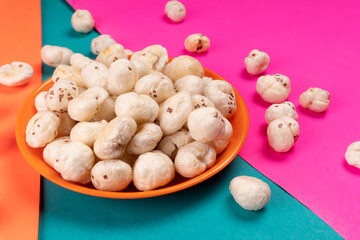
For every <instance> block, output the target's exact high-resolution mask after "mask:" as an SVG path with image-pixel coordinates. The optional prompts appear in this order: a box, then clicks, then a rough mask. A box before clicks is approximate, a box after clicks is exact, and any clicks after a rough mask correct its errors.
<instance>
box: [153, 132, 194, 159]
mask: <svg viewBox="0 0 360 240" xmlns="http://www.w3.org/2000/svg"><path fill="white" fill-rule="evenodd" d="M192 141H194V139H192V137H191V136H190V133H189V131H188V130H187V129H185V128H182V129H180V130H178V131H176V132H175V133H173V134H171V135H167V136H165V137H164V138H163V139H162V140H161V141H160V143H159V145H158V149H159V150H160V151H162V152H163V153H165V154H166V155H168V156H169V157H170V158H171V159H174V158H175V156H176V153H177V150H178V149H179V148H180V147H182V146H184V145H185V144H188V143H190V142H192Z"/></svg>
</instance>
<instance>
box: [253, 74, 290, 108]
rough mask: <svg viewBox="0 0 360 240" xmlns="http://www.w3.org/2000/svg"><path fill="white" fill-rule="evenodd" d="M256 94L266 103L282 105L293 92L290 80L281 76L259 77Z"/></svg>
mask: <svg viewBox="0 0 360 240" xmlns="http://www.w3.org/2000/svg"><path fill="white" fill-rule="evenodd" d="M256 92H257V93H258V94H259V95H260V96H261V98H262V99H263V100H264V101H266V102H269V103H282V102H284V101H285V100H286V99H287V98H288V96H289V94H290V92H291V84H290V79H289V78H288V77H286V76H284V75H281V74H275V75H266V76H262V77H259V79H258V80H257V82H256Z"/></svg>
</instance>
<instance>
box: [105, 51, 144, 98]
mask: <svg viewBox="0 0 360 240" xmlns="http://www.w3.org/2000/svg"><path fill="white" fill-rule="evenodd" d="M99 56H100V55H99ZM135 68H136V67H135V65H134V64H132V63H131V62H130V61H129V60H127V59H119V60H116V61H115V62H113V63H112V64H111V66H110V73H109V76H108V85H107V89H108V91H109V93H110V94H112V95H120V94H123V93H127V92H130V91H132V90H133V89H134V85H135V82H136V80H137V77H138V76H137V73H136V70H135Z"/></svg>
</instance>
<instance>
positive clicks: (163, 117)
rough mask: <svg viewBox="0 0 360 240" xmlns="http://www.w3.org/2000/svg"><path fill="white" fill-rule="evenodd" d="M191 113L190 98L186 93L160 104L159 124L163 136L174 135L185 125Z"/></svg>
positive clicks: (176, 95)
mask: <svg viewBox="0 0 360 240" xmlns="http://www.w3.org/2000/svg"><path fill="white" fill-rule="evenodd" d="M191 111H192V101H191V96H190V94H189V93H187V92H181V93H178V94H175V95H174V96H172V97H170V98H168V99H167V100H165V102H163V103H162V104H160V109H159V116H158V119H159V123H160V127H161V129H162V131H163V133H164V134H165V135H170V134H173V133H175V132H176V131H177V130H179V129H180V128H182V126H183V125H184V124H185V123H186V120H187V119H188V117H189V115H190V113H191Z"/></svg>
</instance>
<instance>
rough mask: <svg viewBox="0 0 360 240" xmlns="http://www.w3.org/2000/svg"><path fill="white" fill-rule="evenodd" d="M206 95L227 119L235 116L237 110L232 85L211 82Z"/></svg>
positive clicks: (207, 86)
mask: <svg viewBox="0 0 360 240" xmlns="http://www.w3.org/2000/svg"><path fill="white" fill-rule="evenodd" d="M204 95H205V96H206V97H207V98H208V99H210V101H212V102H213V103H214V104H215V107H216V108H217V109H218V110H219V111H220V112H221V114H222V115H224V117H226V118H230V117H231V116H233V115H234V114H235V112H236V110H237V106H236V99H235V93H234V90H233V88H232V86H231V84H230V83H228V82H226V81H222V80H213V81H211V82H209V83H208V84H207V85H206V87H205V90H204Z"/></svg>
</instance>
